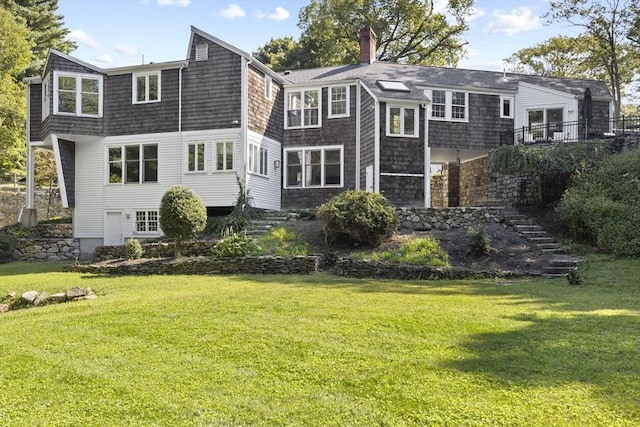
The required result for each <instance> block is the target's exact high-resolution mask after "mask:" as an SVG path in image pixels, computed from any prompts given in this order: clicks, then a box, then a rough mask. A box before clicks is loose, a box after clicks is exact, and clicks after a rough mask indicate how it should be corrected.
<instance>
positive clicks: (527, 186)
mask: <svg viewBox="0 0 640 427" xmlns="http://www.w3.org/2000/svg"><path fill="white" fill-rule="evenodd" d="M488 187H489V189H488V192H487V193H488V194H487V195H488V199H491V200H500V201H501V203H502V204H503V205H504V206H509V207H512V206H531V205H534V204H535V203H536V201H537V195H536V194H537V188H538V187H537V181H536V178H535V177H534V176H528V175H520V176H513V175H503V174H499V173H492V174H491V175H490V177H489V184H488Z"/></svg>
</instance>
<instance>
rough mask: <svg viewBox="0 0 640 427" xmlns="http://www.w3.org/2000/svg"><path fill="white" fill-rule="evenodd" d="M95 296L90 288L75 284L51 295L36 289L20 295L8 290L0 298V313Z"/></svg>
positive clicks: (93, 297) (90, 298)
mask: <svg viewBox="0 0 640 427" xmlns="http://www.w3.org/2000/svg"><path fill="white" fill-rule="evenodd" d="M96 298H97V295H96V294H95V293H94V292H93V291H92V290H91V288H80V287H77V286H74V287H72V288H69V289H67V290H66V291H65V292H58V293H55V294H52V295H49V294H48V293H47V292H46V291H42V292H40V293H39V292H38V291H27V292H23V293H22V294H21V295H20V296H18V294H17V293H16V292H10V293H8V294H7V295H5V296H4V297H3V298H0V313H6V312H9V311H13V310H20V309H23V308H31V307H38V306H42V305H48V304H61V303H64V302H70V301H79V300H92V299H96Z"/></svg>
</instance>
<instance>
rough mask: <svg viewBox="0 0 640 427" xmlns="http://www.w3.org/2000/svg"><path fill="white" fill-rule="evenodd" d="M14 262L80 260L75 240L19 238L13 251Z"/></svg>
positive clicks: (78, 244) (78, 243)
mask: <svg viewBox="0 0 640 427" xmlns="http://www.w3.org/2000/svg"><path fill="white" fill-rule="evenodd" d="M12 258H13V260H14V261H73V260H76V259H78V258H80V242H78V241H77V240H76V239H40V238H35V239H32V238H20V239H18V240H17V243H16V247H15V249H14V251H13V257H12Z"/></svg>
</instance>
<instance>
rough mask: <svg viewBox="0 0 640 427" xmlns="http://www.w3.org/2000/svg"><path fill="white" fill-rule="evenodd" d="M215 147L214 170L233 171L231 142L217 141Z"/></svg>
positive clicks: (232, 145)
mask: <svg viewBox="0 0 640 427" xmlns="http://www.w3.org/2000/svg"><path fill="white" fill-rule="evenodd" d="M214 146H215V154H214V156H215V159H216V160H215V170H216V171H230V170H233V147H234V144H233V142H231V141H224V142H223V141H219V142H216V143H215V144H214Z"/></svg>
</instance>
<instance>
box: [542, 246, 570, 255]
mask: <svg viewBox="0 0 640 427" xmlns="http://www.w3.org/2000/svg"><path fill="white" fill-rule="evenodd" d="M541 250H542V252H543V253H545V254H552V255H555V254H564V253H565V252H564V249H562V248H561V247H557V248H548V249H541Z"/></svg>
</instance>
